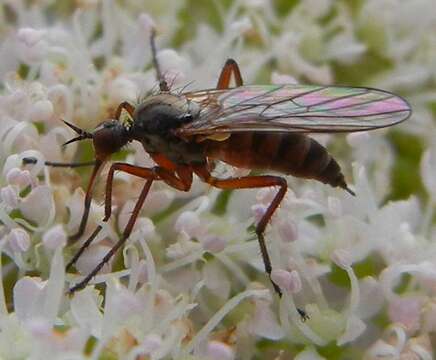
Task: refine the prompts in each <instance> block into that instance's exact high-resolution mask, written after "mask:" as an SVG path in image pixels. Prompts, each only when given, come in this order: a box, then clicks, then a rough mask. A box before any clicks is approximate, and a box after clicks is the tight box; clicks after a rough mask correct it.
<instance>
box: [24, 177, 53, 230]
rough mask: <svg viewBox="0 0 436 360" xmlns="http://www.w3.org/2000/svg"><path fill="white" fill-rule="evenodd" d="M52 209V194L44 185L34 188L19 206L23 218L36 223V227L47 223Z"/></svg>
mask: <svg viewBox="0 0 436 360" xmlns="http://www.w3.org/2000/svg"><path fill="white" fill-rule="evenodd" d="M52 207H53V196H52V192H51V189H50V188H49V187H48V186H46V185H41V186H37V187H36V188H34V189H33V190H32V191H31V192H30V194H29V195H27V196H26V197H25V198H24V199H23V200H22V202H21V204H20V210H21V212H22V213H23V215H24V217H25V218H27V219H29V220H31V221H34V222H36V223H37V224H38V225H42V224H45V223H46V222H47V221H48V219H49V217H50V214H51V212H52Z"/></svg>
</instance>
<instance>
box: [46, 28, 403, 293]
mask: <svg viewBox="0 0 436 360" xmlns="http://www.w3.org/2000/svg"><path fill="white" fill-rule="evenodd" d="M151 40H152V41H151V43H152V50H153V55H154V56H153V60H154V63H155V67H156V70H157V74H158V79H159V81H160V90H161V92H160V94H158V95H154V96H151V97H149V98H147V99H146V100H145V101H144V102H143V103H141V104H139V105H138V106H137V107H136V108H135V107H133V106H132V105H130V104H128V103H122V104H120V105H119V107H118V109H117V111H116V114H115V117H114V119H112V120H108V121H105V122H104V123H103V124H101V125H100V126H99V127H98V128H96V129H95V130H94V131H93V132H86V131H83V130H81V129H78V128H77V127H75V126H74V125H72V124H69V123H66V124H67V125H68V126H70V127H72V128H73V129H74V130H75V131H76V132H77V133H78V134H79V136H78V137H76V138H74V139H72V140H70V141H69V142H72V141H77V140H82V139H88V138H90V139H92V140H93V143H94V148H95V154H96V161H95V165H94V171H93V173H92V176H91V180H90V183H89V185H88V189H87V193H86V197H85V211H84V214H83V216H82V221H81V224H80V227H79V231H78V232H77V234H75V235H73V236H72V237H71V239H72V240H74V239H77V238H79V237H80V236H81V235H82V234H83V233H84V230H85V226H86V222H87V218H88V214H89V208H90V202H91V197H92V190H93V186H94V182H95V179H96V177H97V174H98V172H99V169H100V168H101V166H102V164H103V163H104V162H105V161H107V160H108V158H109V157H110V155H111V154H113V153H114V152H117V151H118V150H119V149H120V148H121V147H122V146H124V145H125V144H127V143H128V142H130V141H139V142H141V143H142V145H143V147H144V150H145V151H146V152H147V153H149V155H150V156H151V157H152V159H153V160H154V161H155V163H156V166H155V167H152V168H143V167H139V166H135V165H131V164H127V163H119V162H117V163H114V164H112V165H111V168H110V170H109V173H108V177H107V184H106V200H105V217H104V219H103V221H107V220H108V219H109V217H110V216H111V196H112V182H113V177H114V172H115V171H123V172H126V173H128V174H131V175H135V176H138V177H141V178H143V179H145V180H146V182H145V185H144V187H143V189H142V191H141V194H140V196H139V199H138V201H137V203H136V206H135V208H134V210H133V212H132V215H131V217H130V220H129V222H128V224H127V226H126V228H125V230H124V232H123V235H122V237H121V238H120V240H119V241H118V242H117V243H116V245H114V247H113V248H112V249H111V250H110V251H109V252H108V254H107V255H106V256H105V257H104V259H103V260H102V262H101V263H100V264H98V266H97V267H96V268H95V269H94V270H93V271H92V272H91V273H90V274H89V275H88V276H86V277H85V278H84V279H83V280H82V281H81V282H80V283H78V284H76V285H75V286H74V287H73V288H71V289H70V291H71V292H74V291H75V290H78V289H81V288H83V287H84V286H85V285H86V284H87V283H88V282H89V280H90V279H91V278H92V277H93V276H94V275H96V274H97V273H98V271H99V270H100V269H101V267H102V266H103V265H104V264H105V263H106V262H107V261H109V259H110V258H111V257H112V256H113V255H114V253H115V252H116V251H117V250H118V249H119V248H120V247H121V246H122V245H123V244H124V243H125V241H126V240H127V238H128V237H129V235H130V233H131V231H132V228H133V225H134V223H135V221H136V218H137V216H138V214H139V211H140V209H141V207H142V205H143V203H144V201H145V198H146V196H147V193H148V191H149V189H150V186H151V184H152V182H153V181H164V182H165V183H167V184H168V185H169V186H171V187H173V188H175V189H178V190H181V191H188V190H189V189H190V188H191V185H192V179H193V175H194V174H195V175H197V176H198V177H199V178H200V179H201V180H203V181H204V182H206V183H208V184H210V185H212V186H215V187H217V188H221V189H248V188H249V189H251V188H261V187H268V186H276V187H278V188H279V189H278V192H277V194H276V195H275V197H274V199H273V200H272V202H271V204H270V205H269V207H268V208H267V210H266V211H265V213H264V215H263V217H262V218H261V220H260V221H259V222H258V224H257V226H256V234H257V237H258V240H259V245H260V249H261V254H262V258H263V261H264V264H265V270H266V272H267V273H268V274H269V275H270V274H271V270H272V267H271V261H270V258H269V255H268V251H267V248H266V244H265V241H264V232H265V229H266V226H267V224H268V222H269V220H270V219H271V217H272V215H273V213H274V211H275V210H276V209H277V207H278V206H279V204H280V202H281V201H282V199H283V197H284V196H285V194H286V190H287V183H286V180H285V179H284V178H282V177H280V176H271V175H263V176H247V177H237V178H230V179H218V178H216V177H214V176H213V175H212V174H211V172H210V170H211V168H212V166H213V163H214V162H216V161H223V162H225V163H228V164H230V165H234V166H237V167H241V168H248V169H260V170H274V171H278V172H280V173H283V174H290V175H294V176H298V177H303V178H311V179H315V180H318V181H321V182H323V183H326V184H329V185H331V186H333V187H340V188H343V189H345V190H346V191H348V192H349V193H351V194H353V195H354V193H353V192H352V191H351V190H350V189H349V188H348V186H347V184H346V182H345V179H344V176H343V174H342V172H341V170H340V167H339V165H338V163H337V162H336V161H335V160H334V159H333V158H332V157H331V156H330V155H329V153H328V152H327V150H326V149H325V148H324V147H323V146H321V145H320V144H319V143H318V142H316V141H315V140H313V139H311V138H310V137H309V136H308V134H310V133H333V132H352V131H365V130H372V129H377V128H382V127H387V126H391V125H394V124H396V123H399V122H401V121H403V120H405V119H407V118H408V117H409V116H410V113H411V110H410V107H409V105H408V104H407V102H406V101H405V100H403V99H402V98H400V97H398V96H396V95H393V94H391V93H388V92H385V91H382V90H377V89H369V88H352V87H335V86H312V85H309V86H308V85H280V86H278V85H277V86H276V85H267V86H258V85H256V86H243V83H242V77H241V74H240V71H239V68H238V65H237V64H236V62H235V61H233V60H228V61H227V62H226V65H225V66H224V68H223V70H222V72H221V75H220V77H219V80H218V84H217V89H212V90H202V91H198V92H187V93H184V94H179V95H176V94H172V93H171V92H170V91H169V88H168V86H167V84H166V82H165V81H164V80H163V77H162V75H161V73H160V69H159V65H158V63H157V60H156V55H155V46H154V37H153V36H152V39H151ZM232 75H233V77H234V79H235V82H236V87H234V88H230V87H229V85H230V79H231V77H232ZM123 109H124V110H126V111H127V112H128V113H129V114H130V117H131V119H130V121H128V122H125V123H122V122H121V121H118V120H119V119H120V116H121V112H122V110H123ZM49 165H56V164H53V163H49ZM58 165H59V164H58ZM72 165H73V166H78V164H72ZM87 165H89V164H87ZM100 230H101V226H98V227H97V228H96V230H95V231H94V233H93V234H92V235H91V236H90V237H89V238H88V239H87V240H86V242H85V243H84V244H83V245H82V247H81V248H80V250H79V251H78V253H77V254H76V255H75V256H74V257H73V259H72V260H71V261H70V263H69V264H68V265H67V268H69V267H70V266H72V265H73V264H74V263H75V261H76V260H77V259H78V258H79V256H80V255H81V254H82V252H83V251H84V250H85V248H86V247H87V246H88V245H89V244H90V243H91V242H92V241H93V239H94V238H95V237H96V235H97V234H98V232H99V231H100ZM273 286H274V289H275V290H276V291H277V292H278V293H279V294H281V293H280V289H279V288H278V286H277V285H276V284H274V283H273Z"/></svg>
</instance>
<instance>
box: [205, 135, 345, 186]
mask: <svg viewBox="0 0 436 360" xmlns="http://www.w3.org/2000/svg"><path fill="white" fill-rule="evenodd" d="M204 145H205V152H206V156H207V157H209V158H211V159H214V160H221V161H224V162H225V163H227V164H230V165H233V166H236V167H239V168H246V169H258V170H273V171H277V172H281V173H283V174H288V175H293V176H297V177H303V178H308V179H315V180H318V181H321V182H323V183H325V184H329V185H331V186H333V187H337V186H339V187H342V188H344V189H347V185H346V183H345V179H344V175H343V174H342V172H341V168H340V167H339V165H338V163H337V162H336V160H334V159H333V158H332V157H331V156H330V154H329V153H328V152H327V150H326V148H324V147H323V146H322V145H320V144H319V143H318V142H316V141H315V140H313V139H311V138H310V137H308V136H307V135H303V134H297V133H262V132H250V133H249V132H246V133H245V132H244V133H233V134H232V135H231V136H230V137H229V138H227V139H226V140H223V141H213V140H206V141H205V144H204Z"/></svg>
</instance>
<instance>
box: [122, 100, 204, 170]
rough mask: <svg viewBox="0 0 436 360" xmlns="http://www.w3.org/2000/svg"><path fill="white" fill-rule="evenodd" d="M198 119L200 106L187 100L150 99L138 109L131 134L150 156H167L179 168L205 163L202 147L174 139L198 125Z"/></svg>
mask: <svg viewBox="0 0 436 360" xmlns="http://www.w3.org/2000/svg"><path fill="white" fill-rule="evenodd" d="M198 115H199V107H198V105H197V104H196V103H193V102H191V101H189V100H187V99H186V98H185V97H184V96H177V95H172V94H159V95H155V96H151V97H150V98H148V99H146V100H145V101H144V102H143V103H142V104H140V105H139V106H138V107H137V108H136V110H135V113H134V115H133V119H134V121H133V124H132V127H131V129H130V133H131V136H132V138H133V139H135V140H138V141H140V142H141V143H142V145H143V147H144V149H145V150H146V151H147V152H148V153H160V154H164V155H165V156H166V157H168V158H169V159H170V160H171V161H173V162H175V163H177V164H189V163H192V162H203V161H204V155H203V151H202V147H201V146H199V145H198V144H196V143H194V142H187V141H185V140H183V139H181V138H180V137H178V136H176V135H175V130H176V129H178V128H179V127H180V126H182V125H184V124H187V123H189V122H191V121H195V119H197V117H198Z"/></svg>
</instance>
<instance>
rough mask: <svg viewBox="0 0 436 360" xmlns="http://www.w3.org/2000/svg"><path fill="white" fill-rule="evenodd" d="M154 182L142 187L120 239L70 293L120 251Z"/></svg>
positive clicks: (78, 288) (87, 280) (85, 282)
mask: <svg viewBox="0 0 436 360" xmlns="http://www.w3.org/2000/svg"><path fill="white" fill-rule="evenodd" d="M152 183H153V180H147V182H146V183H145V185H144V187H143V188H142V191H141V194H140V195H139V198H138V201H137V202H136V205H135V208H134V209H133V212H132V215H131V216H130V219H129V222H128V223H127V225H126V228H125V229H124V232H123V235H122V236H121V238H120V240H118V242H117V243H116V244H115V245H114V246H113V247H112V249H110V250H109V251H108V253H107V254H106V255H105V257H104V258H103V259H102V260H101V261H100V263H99V264H98V265H97V266H96V267H95V268H94V269H93V270H92V271H91V272H90V273H89V274H88V275H87V276H86V277H85V278H84V279H83V280H82V281H80V282H79V283H77V284H76V285H74V286H73V287H72V288H71V289H69V290H68V292H69V293H70V294H73V293H74V292H75V291H77V290H81V289H83V288H84V287H85V286H86V285H87V284H88V283H89V281H90V280H91V279H92V278H93V277H94V276H95V275H97V273H98V272H99V271H100V270H101V268H102V267H103V266H104V264H106V263H107V262H108V261H109V260H110V259H111V257H112V256H114V254H115V253H116V252H117V251H118V249H119V248H120V247H121V246H123V244H124V243H125V242H126V240H127V238H128V237H129V236H130V233H131V232H132V229H133V226H134V225H135V222H136V219H137V217H138V214H139V211H140V210H141V208H142V205H143V204H144V201H145V198H146V197H147V194H148V191H149V190H150V186H151V184H152Z"/></svg>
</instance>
